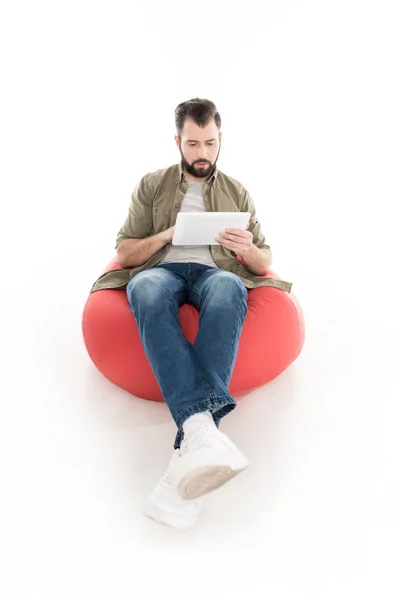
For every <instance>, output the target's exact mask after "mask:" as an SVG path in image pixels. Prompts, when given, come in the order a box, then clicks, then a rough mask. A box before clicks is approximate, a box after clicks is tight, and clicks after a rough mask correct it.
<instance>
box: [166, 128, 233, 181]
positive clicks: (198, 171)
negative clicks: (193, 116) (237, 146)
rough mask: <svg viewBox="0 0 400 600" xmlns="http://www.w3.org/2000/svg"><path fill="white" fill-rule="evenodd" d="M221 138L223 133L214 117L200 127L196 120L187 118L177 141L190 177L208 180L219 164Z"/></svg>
mask: <svg viewBox="0 0 400 600" xmlns="http://www.w3.org/2000/svg"><path fill="white" fill-rule="evenodd" d="M221 138H222V133H221V132H220V131H219V129H218V127H217V126H216V124H215V121H214V119H211V121H209V122H208V123H207V125H206V126H205V127H199V126H198V125H197V124H196V123H195V122H194V121H192V120H189V119H186V121H185V124H184V126H183V130H182V134H181V139H179V137H178V136H177V135H176V136H175V141H176V145H177V146H178V148H179V151H180V153H181V157H182V164H183V169H184V170H185V171H186V173H187V174H188V177H189V179H192V180H195V181H207V179H209V178H210V177H211V175H212V174H213V172H214V170H215V165H216V164H217V160H218V156H219V151H220V147H221ZM201 163H203V164H201Z"/></svg>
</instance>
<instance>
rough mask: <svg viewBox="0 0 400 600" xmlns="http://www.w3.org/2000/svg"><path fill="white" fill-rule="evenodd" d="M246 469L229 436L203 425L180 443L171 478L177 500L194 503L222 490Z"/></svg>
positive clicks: (241, 455)
mask: <svg viewBox="0 0 400 600" xmlns="http://www.w3.org/2000/svg"><path fill="white" fill-rule="evenodd" d="M248 465H249V463H248V460H247V458H246V457H245V456H244V454H242V452H240V450H239V449H238V448H236V446H235V445H234V444H233V442H231V440H230V439H229V438H228V436H226V435H225V434H223V433H221V432H220V431H219V430H218V429H217V428H216V427H212V426H210V425H203V426H201V427H199V428H198V429H197V430H196V431H195V432H194V433H192V434H191V435H190V436H189V437H188V438H187V439H184V440H183V442H182V444H181V447H180V456H178V458H177V459H176V461H175V462H174V464H173V465H172V466H171V475H172V480H173V482H174V484H175V486H176V489H177V490H178V494H179V495H180V497H181V498H182V499H183V500H193V499H195V498H198V497H199V496H203V495H204V494H208V493H209V492H212V491H213V490H216V489H217V488H219V487H221V486H222V485H224V483H226V482H227V481H229V480H230V479H232V477H234V476H235V475H237V474H238V473H240V472H241V471H243V470H244V469H245V468H246V467H248Z"/></svg>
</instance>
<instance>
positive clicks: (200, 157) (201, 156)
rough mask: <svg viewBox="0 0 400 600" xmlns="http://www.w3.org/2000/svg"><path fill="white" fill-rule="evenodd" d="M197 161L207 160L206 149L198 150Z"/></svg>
mask: <svg viewBox="0 0 400 600" xmlns="http://www.w3.org/2000/svg"><path fill="white" fill-rule="evenodd" d="M197 160H204V161H206V160H207V149H206V148H205V147H204V148H199V149H198V150H197Z"/></svg>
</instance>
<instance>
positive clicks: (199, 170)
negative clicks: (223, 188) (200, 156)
mask: <svg viewBox="0 0 400 600" xmlns="http://www.w3.org/2000/svg"><path fill="white" fill-rule="evenodd" d="M220 150H221V144H220V147H219V150H218V154H217V158H216V159H215V161H214V162H213V163H210V162H209V161H208V160H203V161H201V160H195V161H194V162H192V164H190V163H188V161H187V160H186V158H185V157H184V156H183V153H182V149H181V145H180V144H179V152H180V153H181V157H182V168H183V169H185V170H186V171H187V172H188V173H189V175H192V176H193V177H198V178H199V179H202V178H203V177H206V178H207V179H209V178H210V177H211V175H212V174H213V173H214V171H215V169H216V166H217V160H218V156H219V153H220ZM199 162H204V163H207V164H206V165H205V166H204V167H198V166H196V165H197V163H199Z"/></svg>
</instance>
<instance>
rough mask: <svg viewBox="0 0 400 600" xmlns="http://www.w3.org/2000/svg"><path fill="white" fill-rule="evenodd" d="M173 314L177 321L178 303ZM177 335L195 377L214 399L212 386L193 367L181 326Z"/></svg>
mask: <svg viewBox="0 0 400 600" xmlns="http://www.w3.org/2000/svg"><path fill="white" fill-rule="evenodd" d="M175 316H176V318H177V319H178V322H179V308H178V304H175ZM179 335H180V337H181V339H182V340H183V343H184V346H185V349H186V351H187V354H188V356H189V362H190V364H191V367H192V369H193V372H194V374H195V376H196V378H197V379H198V381H199V382H200V383H201V385H202V387H203V388H204V389H205V391H206V392H207V393H208V394H209V395H210V397H211V399H212V400H213V399H215V398H216V394H215V392H214V390H213V389H212V387H210V386H209V385H208V383H207V381H206V380H205V379H203V378H202V376H201V375H200V373H198V372H197V370H196V367H195V365H194V363H193V361H192V357H191V354H190V350H189V346H188V342H187V339H186V338H185V335H184V333H183V331H182V328H181V327H179Z"/></svg>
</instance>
